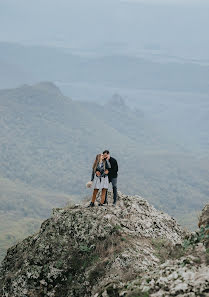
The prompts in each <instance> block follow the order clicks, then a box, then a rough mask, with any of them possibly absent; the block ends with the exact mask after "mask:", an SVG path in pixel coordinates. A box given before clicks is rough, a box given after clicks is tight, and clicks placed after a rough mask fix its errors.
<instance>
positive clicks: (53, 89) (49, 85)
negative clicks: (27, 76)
mask: <svg viewBox="0 0 209 297" xmlns="http://www.w3.org/2000/svg"><path fill="white" fill-rule="evenodd" d="M33 88H36V89H39V90H42V91H47V92H50V93H53V94H57V95H62V93H61V91H60V89H59V88H58V87H57V86H56V85H55V84H54V83H53V82H50V81H43V82H39V83H37V84H35V85H34V86H33Z"/></svg>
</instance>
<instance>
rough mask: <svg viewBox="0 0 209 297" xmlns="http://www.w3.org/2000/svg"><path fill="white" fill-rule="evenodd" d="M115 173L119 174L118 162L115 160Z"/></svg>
mask: <svg viewBox="0 0 209 297" xmlns="http://www.w3.org/2000/svg"><path fill="white" fill-rule="evenodd" d="M115 171H116V172H118V162H117V160H115Z"/></svg>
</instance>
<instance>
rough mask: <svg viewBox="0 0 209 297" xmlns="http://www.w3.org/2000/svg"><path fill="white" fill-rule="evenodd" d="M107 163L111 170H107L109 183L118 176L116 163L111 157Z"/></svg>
mask: <svg viewBox="0 0 209 297" xmlns="http://www.w3.org/2000/svg"><path fill="white" fill-rule="evenodd" d="M109 161H110V165H111V168H110V169H109V174H108V177H109V182H111V181H112V179H113V178H116V177H117V176H118V162H117V161H116V160H115V159H114V158H112V157H110V159H109Z"/></svg>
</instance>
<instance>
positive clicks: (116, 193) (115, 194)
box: [104, 177, 118, 204]
mask: <svg viewBox="0 0 209 297" xmlns="http://www.w3.org/2000/svg"><path fill="white" fill-rule="evenodd" d="M117 181H118V178H117V177H113V178H112V179H111V183H112V189H113V204H116V201H117V196H118V192H117ZM104 203H107V191H106V196H105V202H104Z"/></svg>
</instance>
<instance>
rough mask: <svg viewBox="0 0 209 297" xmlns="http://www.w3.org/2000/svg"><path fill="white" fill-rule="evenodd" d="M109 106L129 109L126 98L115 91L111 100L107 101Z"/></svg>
mask: <svg viewBox="0 0 209 297" xmlns="http://www.w3.org/2000/svg"><path fill="white" fill-rule="evenodd" d="M106 105H108V108H110V107H111V108H112V109H117V110H127V109H128V106H127V105H126V102H125V99H124V98H123V97H122V96H121V95H120V94H117V93H115V94H114V95H113V96H112V98H111V99H110V100H108V102H107V103H106Z"/></svg>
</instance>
